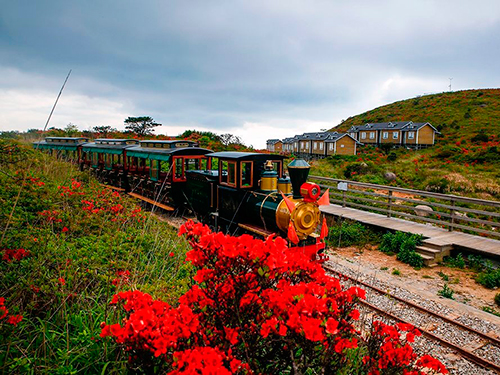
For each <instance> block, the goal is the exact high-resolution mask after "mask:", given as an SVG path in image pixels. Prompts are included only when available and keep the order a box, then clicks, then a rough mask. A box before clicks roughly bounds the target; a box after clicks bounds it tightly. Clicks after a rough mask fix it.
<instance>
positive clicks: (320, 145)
mask: <svg viewBox="0 0 500 375" xmlns="http://www.w3.org/2000/svg"><path fill="white" fill-rule="evenodd" d="M319 149H320V150H323V142H320V144H319Z"/></svg>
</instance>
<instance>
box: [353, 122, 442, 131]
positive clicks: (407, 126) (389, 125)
mask: <svg viewBox="0 0 500 375" xmlns="http://www.w3.org/2000/svg"><path fill="white" fill-rule="evenodd" d="M425 125H429V126H430V127H432V128H433V129H434V130H435V131H436V132H437V129H436V128H435V127H434V126H432V125H431V124H430V123H429V122H412V121H390V122H374V123H367V124H364V125H356V126H351V127H350V128H349V130H348V132H349V133H357V132H359V131H363V130H401V131H411V130H418V129H420V128H422V127H423V126H425Z"/></svg>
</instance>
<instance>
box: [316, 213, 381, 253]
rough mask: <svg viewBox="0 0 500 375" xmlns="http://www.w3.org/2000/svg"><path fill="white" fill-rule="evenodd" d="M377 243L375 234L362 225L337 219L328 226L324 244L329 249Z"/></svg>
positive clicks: (377, 237) (377, 236)
mask: <svg viewBox="0 0 500 375" xmlns="http://www.w3.org/2000/svg"><path fill="white" fill-rule="evenodd" d="M378 242H379V235H378V233H377V232H375V231H373V230H371V229H370V228H368V227H366V226H364V225H363V224H360V223H357V222H352V221H348V220H343V219H339V220H337V221H334V222H333V223H332V224H330V227H329V230H328V237H327V238H326V244H327V246H329V247H347V246H364V245H367V244H376V243H378Z"/></svg>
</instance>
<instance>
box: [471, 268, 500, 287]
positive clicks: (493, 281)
mask: <svg viewBox="0 0 500 375" xmlns="http://www.w3.org/2000/svg"><path fill="white" fill-rule="evenodd" d="M476 281H477V282H478V283H479V284H481V285H484V286H485V287H486V288H490V289H493V288H498V287H500V268H498V269H488V270H486V271H483V272H481V273H480V274H479V275H477V277H476Z"/></svg>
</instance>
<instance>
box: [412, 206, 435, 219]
mask: <svg viewBox="0 0 500 375" xmlns="http://www.w3.org/2000/svg"><path fill="white" fill-rule="evenodd" d="M432 212H434V210H433V209H432V207H429V206H425V205H423V204H419V205H418V206H415V214H417V216H420V217H427V216H429V214H430V213H432Z"/></svg>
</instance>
